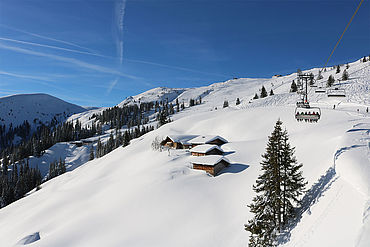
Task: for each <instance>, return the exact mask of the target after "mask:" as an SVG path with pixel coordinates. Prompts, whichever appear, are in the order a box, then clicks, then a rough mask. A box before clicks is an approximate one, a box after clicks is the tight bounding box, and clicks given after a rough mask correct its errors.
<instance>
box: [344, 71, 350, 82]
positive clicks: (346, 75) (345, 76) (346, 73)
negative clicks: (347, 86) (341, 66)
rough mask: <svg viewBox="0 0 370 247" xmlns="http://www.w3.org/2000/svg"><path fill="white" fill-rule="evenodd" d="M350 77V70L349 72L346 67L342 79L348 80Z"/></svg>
mask: <svg viewBox="0 0 370 247" xmlns="http://www.w3.org/2000/svg"><path fill="white" fill-rule="evenodd" d="M348 78H349V76H348V72H347V70H346V69H345V70H344V71H343V74H342V81H347V80H348Z"/></svg>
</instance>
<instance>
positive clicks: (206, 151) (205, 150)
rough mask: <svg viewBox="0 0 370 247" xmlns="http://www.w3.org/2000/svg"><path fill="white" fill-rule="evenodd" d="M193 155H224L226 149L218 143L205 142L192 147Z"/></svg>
mask: <svg viewBox="0 0 370 247" xmlns="http://www.w3.org/2000/svg"><path fill="white" fill-rule="evenodd" d="M190 153H191V155H193V156H206V155H223V154H224V151H223V150H222V149H221V148H220V147H219V146H217V145H212V144H204V145H198V146H196V147H193V148H192V149H190Z"/></svg>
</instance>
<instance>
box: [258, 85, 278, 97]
mask: <svg viewBox="0 0 370 247" xmlns="http://www.w3.org/2000/svg"><path fill="white" fill-rule="evenodd" d="M268 95H270V96H272V95H274V91H273V90H272V89H271V90H270V94H267V91H266V88H265V86H262V88H261V93H260V96H259V97H258V94H257V93H256V94H255V95H254V97H253V99H258V98H265V97H267V96H268Z"/></svg>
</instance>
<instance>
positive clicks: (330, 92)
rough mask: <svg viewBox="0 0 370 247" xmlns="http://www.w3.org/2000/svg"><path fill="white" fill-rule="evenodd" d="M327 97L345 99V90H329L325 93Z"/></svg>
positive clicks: (337, 88) (336, 88)
mask: <svg viewBox="0 0 370 247" xmlns="http://www.w3.org/2000/svg"><path fill="white" fill-rule="evenodd" d="M327 95H328V97H346V90H344V88H339V87H335V88H329V89H328V92H327Z"/></svg>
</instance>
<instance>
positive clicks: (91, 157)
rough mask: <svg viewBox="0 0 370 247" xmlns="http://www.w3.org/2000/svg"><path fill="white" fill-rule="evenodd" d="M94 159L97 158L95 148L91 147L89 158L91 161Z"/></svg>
mask: <svg viewBox="0 0 370 247" xmlns="http://www.w3.org/2000/svg"><path fill="white" fill-rule="evenodd" d="M93 159H95V156H94V148H93V147H91V148H90V157H89V160H93Z"/></svg>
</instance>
